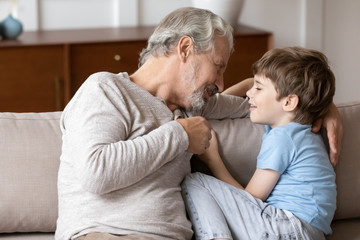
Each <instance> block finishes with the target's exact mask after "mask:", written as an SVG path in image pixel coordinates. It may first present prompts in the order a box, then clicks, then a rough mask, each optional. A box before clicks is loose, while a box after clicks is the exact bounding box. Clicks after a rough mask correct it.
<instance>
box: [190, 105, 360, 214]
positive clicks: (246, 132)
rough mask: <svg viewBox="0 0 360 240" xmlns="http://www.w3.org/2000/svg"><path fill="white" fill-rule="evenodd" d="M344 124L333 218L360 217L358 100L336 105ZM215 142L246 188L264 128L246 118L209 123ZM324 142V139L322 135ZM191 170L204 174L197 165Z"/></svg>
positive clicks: (203, 167) (359, 107)
mask: <svg viewBox="0 0 360 240" xmlns="http://www.w3.org/2000/svg"><path fill="white" fill-rule="evenodd" d="M337 106H338V109H339V112H340V115H341V118H342V121H343V125H344V137H343V146H342V151H341V155H340V159H339V164H338V165H337V166H336V168H335V172H336V182H337V191H338V197H337V210H336V213H335V219H346V218H356V217H360V204H359V202H360V188H359V187H358V186H359V185H360V174H359V173H358V172H359V170H360V101H358V102H349V103H345V104H338V105H337ZM210 123H211V124H212V126H213V128H214V130H215V131H216V133H217V137H218V139H219V152H220V154H221V156H222V158H223V160H224V163H225V165H226V166H227V168H228V169H229V171H230V173H231V174H232V175H233V176H234V178H235V179H236V180H237V181H239V182H240V183H241V184H242V185H244V186H246V184H247V183H248V181H249V180H250V178H251V176H252V174H253V172H254V170H255V168H256V156H257V154H258V152H259V150H260V145H261V139H262V137H261V136H262V134H263V133H264V127H263V126H262V125H257V124H253V123H251V121H250V119H249V118H245V119H225V120H211V121H210ZM324 138H325V142H326V143H327V139H326V136H324ZM193 166H194V169H195V171H197V170H199V171H202V172H206V173H207V172H208V169H206V167H205V166H204V165H203V164H201V163H198V162H197V163H195V164H194V163H193Z"/></svg>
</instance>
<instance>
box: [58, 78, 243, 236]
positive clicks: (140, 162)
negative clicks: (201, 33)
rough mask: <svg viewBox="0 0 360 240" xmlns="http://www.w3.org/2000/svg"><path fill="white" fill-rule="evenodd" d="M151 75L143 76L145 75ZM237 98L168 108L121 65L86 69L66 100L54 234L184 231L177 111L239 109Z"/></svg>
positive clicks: (222, 114)
mask: <svg viewBox="0 0 360 240" xmlns="http://www.w3.org/2000/svg"><path fill="white" fill-rule="evenodd" d="M149 81H151V79H149ZM247 108H248V106H247V104H246V103H245V101H244V99H242V98H238V97H233V96H223V95H216V96H215V97H213V98H211V100H209V103H208V104H207V107H206V109H204V113H207V114H203V113H186V112H184V111H180V110H176V111H175V112H171V111H170V110H169V109H168V108H167V106H166V105H165V104H164V102H163V101H162V100H161V99H159V98H157V97H154V96H152V95H151V94H150V93H149V92H147V91H146V90H144V89H142V88H141V87H139V86H137V85H135V84H134V83H133V82H131V81H130V79H129V76H128V74H127V73H120V74H111V73H106V72H102V73H96V74H93V75H91V76H90V77H89V78H88V79H87V80H86V81H85V83H84V84H83V85H82V86H81V87H80V89H79V90H78V91H77V93H76V94H75V96H74V97H73V99H72V100H71V101H70V102H69V104H68V105H67V106H66V108H65V110H64V112H63V115H62V118H61V122H60V125H61V126H60V127H61V130H62V133H63V146H62V155H61V158H60V159H61V162H60V168H59V175H58V193H59V218H58V221H57V230H56V235H55V239H56V240H65V239H66V240H67V239H71V238H73V237H77V236H80V235H83V234H86V233H89V232H108V233H112V234H145V235H148V236H150V237H153V238H155V239H160V240H169V239H191V236H192V230H191V224H190V222H189V221H188V219H187V218H186V212H185V207H184V204H183V200H182V197H181V193H180V191H181V188H180V183H181V181H182V180H183V178H184V176H185V175H186V174H188V173H189V172H190V162H189V159H190V158H191V154H190V153H187V152H185V150H186V149H187V147H188V137H187V134H186V132H185V130H184V129H183V127H182V126H181V125H180V124H179V123H178V122H176V121H175V119H176V118H178V117H187V116H193V115H203V116H204V117H207V118H226V117H243V116H245V115H246V113H247V110H246V109H247Z"/></svg>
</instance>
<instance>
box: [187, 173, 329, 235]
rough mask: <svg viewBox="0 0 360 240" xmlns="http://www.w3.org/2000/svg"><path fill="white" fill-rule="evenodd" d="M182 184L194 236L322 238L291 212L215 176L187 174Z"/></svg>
mask: <svg viewBox="0 0 360 240" xmlns="http://www.w3.org/2000/svg"><path fill="white" fill-rule="evenodd" d="M182 188H183V191H182V194H183V198H184V201H185V204H186V207H187V211H188V214H189V216H190V220H191V221H192V223H193V229H194V231H195V236H196V239H214V238H215V239H216V238H228V239H241V240H244V239H249V240H250V239H251V240H256V239H289V240H291V239H306V240H307V239H316V240H321V239H325V238H324V235H323V233H322V232H321V231H320V230H318V229H316V228H315V227H312V226H311V225H309V224H308V223H306V222H304V221H301V220H300V219H298V218H296V217H295V216H294V215H292V214H291V213H290V212H288V211H283V210H281V209H277V208H275V207H273V206H271V205H269V204H267V203H265V202H263V201H261V200H260V199H256V198H254V197H252V195H251V194H249V193H247V192H246V191H244V190H241V189H238V188H235V187H233V186H231V185H229V184H227V183H224V182H222V181H220V180H218V179H216V178H214V177H211V176H208V175H205V174H201V173H194V174H190V175H188V176H187V177H186V179H185V180H184V182H183V184H182Z"/></svg>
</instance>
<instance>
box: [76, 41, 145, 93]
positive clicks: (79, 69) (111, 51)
mask: <svg viewBox="0 0 360 240" xmlns="http://www.w3.org/2000/svg"><path fill="white" fill-rule="evenodd" d="M144 47H146V41H145V40H144V41H133V42H115V43H96V44H76V45H72V46H71V49H70V69H71V74H70V82H71V93H70V94H71V95H73V94H75V92H76V91H77V89H78V88H79V87H80V86H81V84H82V83H83V82H84V81H85V80H86V79H87V78H88V77H89V76H90V75H91V74H93V73H95V72H100V71H107V72H112V73H119V72H128V73H129V75H130V74H131V73H133V72H135V71H136V69H137V68H138V61H139V54H140V52H141V50H142V49H143V48H144Z"/></svg>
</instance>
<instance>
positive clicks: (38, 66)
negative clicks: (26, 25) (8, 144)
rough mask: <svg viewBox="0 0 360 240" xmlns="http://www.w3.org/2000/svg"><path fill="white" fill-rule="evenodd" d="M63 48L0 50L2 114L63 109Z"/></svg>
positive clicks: (0, 106) (14, 48) (12, 48)
mask: <svg viewBox="0 0 360 240" xmlns="http://www.w3.org/2000/svg"><path fill="white" fill-rule="evenodd" d="M63 69H64V67H63V51H62V47H61V46H46V47H44V46H42V47H28V46H27V47H8V48H0V111H1V112H5V111H9V112H45V111H55V110H62V108H63V106H64V102H63V96H62V92H63V87H62V83H61V81H62V80H63V76H64V74H63Z"/></svg>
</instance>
